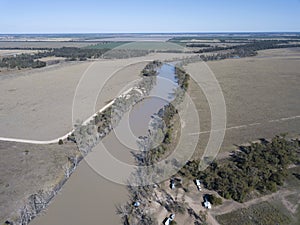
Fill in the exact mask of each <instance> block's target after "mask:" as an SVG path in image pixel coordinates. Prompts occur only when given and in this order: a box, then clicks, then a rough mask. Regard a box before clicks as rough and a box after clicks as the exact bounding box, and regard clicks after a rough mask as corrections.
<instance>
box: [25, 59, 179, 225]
mask: <svg viewBox="0 0 300 225" xmlns="http://www.w3.org/2000/svg"><path fill="white" fill-rule="evenodd" d="M177 87H178V85H177V79H176V76H175V67H174V66H173V65H169V64H163V65H162V67H161V68H160V69H159V71H158V75H157V79H156V84H155V86H154V87H153V89H152V90H151V93H150V95H149V97H147V98H145V99H144V100H142V101H140V102H139V103H137V104H136V105H134V107H133V108H132V110H131V111H130V112H129V113H128V114H127V115H125V116H124V117H123V118H122V120H121V121H120V124H119V125H118V127H117V128H116V131H115V132H114V131H112V132H111V133H110V134H109V135H108V136H106V137H105V138H104V139H103V141H102V145H104V146H105V148H106V149H107V150H108V151H109V153H110V154H111V155H112V156H113V157H115V158H116V159H118V160H120V161H122V162H124V163H128V164H133V163H134V160H133V156H132V151H134V150H137V144H136V138H137V137H139V136H144V135H146V134H147V132H148V125H149V122H150V120H151V116H152V115H153V114H155V113H157V112H158V111H159V110H160V109H161V108H163V107H164V105H167V104H168V103H169V102H170V101H172V100H173V99H174V93H175V89H176V88H177ZM99 146H100V145H99ZM99 146H96V147H95V148H94V150H93V152H91V153H90V154H89V155H88V158H90V159H91V158H92V159H96V160H97V157H101V154H100V153H101V151H102V150H101V149H100V148H101V147H99ZM99 154H100V155H99ZM88 161H89V160H88ZM92 167H93V166H92V165H91V163H89V164H88V163H87V161H85V160H83V161H82V162H81V163H80V165H79V166H78V168H77V169H76V171H75V172H74V174H73V175H72V176H71V177H70V179H69V180H68V182H67V183H66V184H65V185H64V187H63V189H62V190H61V191H60V193H59V194H58V195H57V196H56V197H55V198H54V200H53V202H52V203H51V204H50V206H49V207H48V209H47V210H46V212H45V213H42V215H40V216H39V217H37V218H35V219H34V220H33V221H32V222H31V224H32V225H54V224H59V225H69V224H70V225H83V224H97V225H99V224H107V225H116V224H120V218H119V217H118V216H117V215H116V213H115V211H116V205H118V204H121V203H124V202H126V201H127V200H128V193H127V190H126V186H124V185H121V184H120V182H118V179H119V178H116V179H115V180H114V179H111V178H110V177H106V178H104V177H103V176H101V175H99V173H97V172H95V168H92ZM106 169H107V170H110V171H112V172H115V173H116V174H122V173H121V171H114V170H117V167H115V166H114V165H107V167H106ZM120 177H122V175H121V176H120Z"/></svg>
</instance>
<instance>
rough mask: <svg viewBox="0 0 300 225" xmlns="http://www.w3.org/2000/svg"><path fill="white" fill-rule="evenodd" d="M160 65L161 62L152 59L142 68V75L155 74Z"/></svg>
mask: <svg viewBox="0 0 300 225" xmlns="http://www.w3.org/2000/svg"><path fill="white" fill-rule="evenodd" d="M161 65H162V62H160V61H157V60H154V61H153V62H151V63H148V64H147V65H146V67H145V68H144V69H143V70H142V75H143V76H155V75H156V74H157V69H158V68H159V67H160V66H161Z"/></svg>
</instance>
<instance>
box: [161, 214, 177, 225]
mask: <svg viewBox="0 0 300 225" xmlns="http://www.w3.org/2000/svg"><path fill="white" fill-rule="evenodd" d="M174 219H175V214H171V215H170V216H169V217H168V218H167V219H166V220H165V222H164V225H169V224H170V223H171V222H172V221H173V220H174Z"/></svg>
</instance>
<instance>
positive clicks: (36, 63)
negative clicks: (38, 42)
mask: <svg viewBox="0 0 300 225" xmlns="http://www.w3.org/2000/svg"><path fill="white" fill-rule="evenodd" d="M44 66H46V63H45V62H42V61H40V60H37V59H36V57H35V56H34V55H31V54H21V55H16V56H15V57H5V58H2V59H1V60H0V67H6V68H10V69H14V68H18V69H24V68H41V67H44Z"/></svg>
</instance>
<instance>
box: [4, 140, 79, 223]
mask: <svg viewBox="0 0 300 225" xmlns="http://www.w3.org/2000/svg"><path fill="white" fill-rule="evenodd" d="M0 154H1V157H0V165H1V169H0V222H1V223H2V222H4V221H6V220H7V219H9V218H14V216H15V215H16V214H17V213H18V211H19V209H20V207H22V206H24V202H25V201H26V200H27V198H28V197H29V196H30V195H32V194H36V193H38V191H39V190H45V191H46V190H51V189H53V187H54V186H55V185H57V184H58V183H59V182H60V181H61V180H62V179H63V178H64V176H65V174H64V169H63V167H64V165H66V164H67V163H68V157H69V156H75V155H76V154H78V150H77V147H76V146H75V144H71V143H69V144H65V145H58V144H52V145H31V144H23V143H14V142H2V141H1V142H0Z"/></svg>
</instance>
